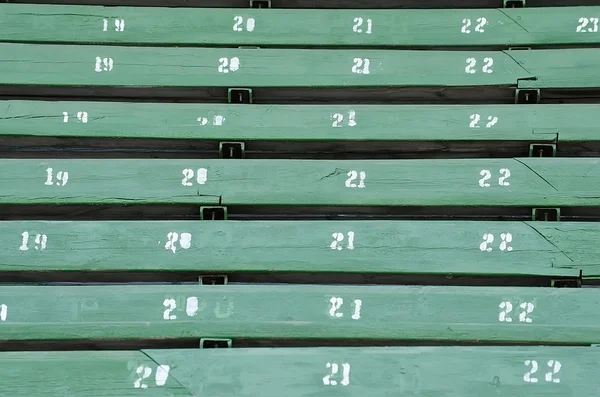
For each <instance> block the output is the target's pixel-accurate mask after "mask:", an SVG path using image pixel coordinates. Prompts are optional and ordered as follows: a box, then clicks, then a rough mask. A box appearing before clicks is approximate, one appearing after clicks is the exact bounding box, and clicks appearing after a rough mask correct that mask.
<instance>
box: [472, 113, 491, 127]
mask: <svg viewBox="0 0 600 397" xmlns="http://www.w3.org/2000/svg"><path fill="white" fill-rule="evenodd" d="M469 118H470V119H471V122H470V123H469V128H480V127H481V126H480V125H479V121H480V120H481V116H480V115H479V114H477V113H474V114H472V115H470V116H469ZM497 122H498V117H496V116H487V123H486V124H485V128H492V127H493V126H495V125H496V123H497Z"/></svg>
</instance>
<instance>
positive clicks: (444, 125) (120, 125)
mask: <svg viewBox="0 0 600 397" xmlns="http://www.w3.org/2000/svg"><path fill="white" fill-rule="evenodd" d="M599 111H600V105H597V104H573V105H569V104H561V105H528V106H522V105H416V106H411V105H403V106H389V105H376V106H375V105H347V104H346V105H337V104H328V105H302V106H299V105H258V106H254V105H239V104H196V103H195V104H185V103H177V104H174V103H132V102H126V103H119V102H84V101H17V100H12V101H2V102H0V136H5V137H7V136H22V137H60V138H81V139H80V140H79V142H78V144H79V145H84V144H85V142H86V141H85V140H84V139H90V138H118V139H120V138H149V139H173V140H175V139H180V140H181V139H188V140H194V141H214V142H219V141H251V142H249V147H248V149H249V150H250V149H252V145H257V144H258V143H260V142H262V141H280V142H282V141H285V142H290V143H292V144H293V145H298V144H299V143H306V142H311V143H318V142H321V141H328V142H342V141H357V142H361V144H362V145H365V144H368V142H369V141H373V142H375V141H407V142H408V141H411V142H418V143H419V145H423V143H424V142H425V141H463V142H466V141H482V142H491V143H493V144H495V145H498V146H503V145H504V144H505V143H506V142H508V141H519V142H524V143H530V142H556V143H558V144H559V149H560V144H561V143H576V142H598V141H600V135H599V134H597V133H596V127H595V125H596V122H597V114H598V112H599ZM113 146H114V145H113ZM526 146H527V145H523V147H526ZM280 148H281V146H279V147H278V148H277V150H280ZM380 149H381V148H380ZM271 151H272V150H271Z"/></svg>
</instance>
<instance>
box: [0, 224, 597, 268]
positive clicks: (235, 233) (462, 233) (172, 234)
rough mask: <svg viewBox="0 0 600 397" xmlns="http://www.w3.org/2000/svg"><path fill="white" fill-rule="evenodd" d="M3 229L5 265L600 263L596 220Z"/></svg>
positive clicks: (0, 262) (0, 246) (0, 258)
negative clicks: (555, 223) (400, 259)
mask: <svg viewBox="0 0 600 397" xmlns="http://www.w3.org/2000/svg"><path fill="white" fill-rule="evenodd" d="M0 235H2V236H4V239H3V240H2V243H0V271H38V272H39V271H53V270H54V271H109V272H112V271H163V272H170V271H206V272H216V273H237V272H269V273H272V272H282V273H297V272H301V273H305V272H311V273H358V274H364V273H378V274H439V275H448V274H453V275H460V274H465V275H479V276H490V275H491V276H532V275H543V276H565V277H579V271H580V269H581V268H582V267H594V266H595V267H598V266H600V259H599V258H600V248H598V247H597V245H596V244H595V241H597V239H598V237H599V235H600V231H599V230H598V228H597V224H596V223H593V222H572V223H570V222H561V223H560V227H559V228H557V227H556V226H553V224H552V223H545V222H472V221H455V222H449V221H310V222H302V221H252V222H246V221H227V222H208V221H197V222H193V221H137V222H136V221H81V222H79V221H78V222H40V221H10V222H0ZM433 236H435V237H433ZM73 247H77V249H73ZM267 253H268V254H267ZM398 258H410V260H403V261H398Z"/></svg>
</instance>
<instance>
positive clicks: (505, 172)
mask: <svg viewBox="0 0 600 397" xmlns="http://www.w3.org/2000/svg"><path fill="white" fill-rule="evenodd" d="M479 175H480V176H482V177H483V178H481V179H479V186H481V187H490V186H491V185H490V184H489V183H488V181H489V180H490V179H491V178H492V173H491V171H490V170H481V171H479ZM508 178H510V170H509V169H508V168H500V177H498V185H500V186H510V182H507V181H506V180H507V179H508Z"/></svg>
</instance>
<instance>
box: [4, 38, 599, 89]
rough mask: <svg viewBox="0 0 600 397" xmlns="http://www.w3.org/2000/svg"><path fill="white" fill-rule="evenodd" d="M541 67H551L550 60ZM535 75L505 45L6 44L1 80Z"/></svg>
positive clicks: (327, 80)
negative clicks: (333, 47) (336, 47)
mask: <svg viewBox="0 0 600 397" xmlns="http://www.w3.org/2000/svg"><path fill="white" fill-rule="evenodd" d="M571 51H572V50H559V54H556V55H560V57H561V58H562V59H564V58H566V59H570V60H571V62H572V68H573V69H572V71H571V72H569V70H568V68H567V70H564V69H561V71H560V73H561V75H564V74H566V75H571V76H572V77H573V79H575V80H578V77H577V76H578V75H579V73H583V74H585V73H586V72H585V70H584V69H585V67H584V64H583V62H584V61H585V62H592V63H593V65H590V66H592V67H596V62H597V64H598V65H600V54H599V53H597V52H595V50H594V51H589V52H588V51H587V50H578V51H579V52H578V53H576V54H574V55H575V57H573V56H571ZM582 51H583V52H582ZM519 53H520V52H519ZM516 55H518V54H516ZM545 58H546V57H544V59H545ZM365 60H366V61H365ZM534 62H535V60H534ZM537 66H538V67H542V68H544V67H551V66H550V65H545V64H539V65H537ZM471 72H472V73H471ZM576 72H577V73H578V74H575V73H576ZM533 77H535V73H532V72H529V71H527V70H525V69H523V68H522V67H521V66H520V65H519V64H518V61H515V60H514V59H513V58H511V56H510V55H509V54H507V53H505V52H502V51H483V52H481V51H467V52H465V51H459V52H450V51H445V52H444V51H405V52H403V51H381V50H362V49H361V50H349V51H346V50H297V49H285V50H281V49H240V48H237V49H235V48H156V47H115V46H109V47H107V46H104V47H102V46H65V45H62V46H61V45H36V44H0V84H4V85H20V84H25V85H53V86H54V85H64V86H89V85H93V86H150V87H154V86H168V87H194V86H198V87H299V86H315V87H317V86H320V87H331V86H340V87H341V86H344V87H351V86H432V85H433V86H439V85H441V86H446V85H448V86H477V85H484V86H506V85H516V84H517V80H518V79H522V78H533ZM594 80H600V76H598V77H596V78H595V79H592V80H591V81H590V80H589V79H587V80H586V81H585V84H586V85H587V86H593V85H595V82H594ZM583 83H584V82H582V83H580V84H583ZM599 85H600V84H599Z"/></svg>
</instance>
